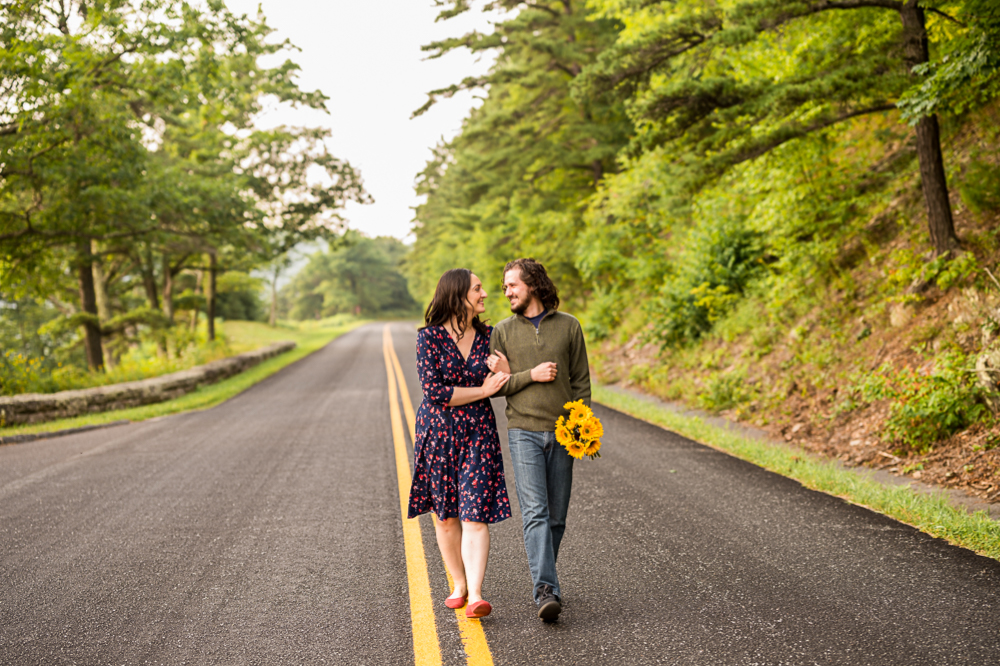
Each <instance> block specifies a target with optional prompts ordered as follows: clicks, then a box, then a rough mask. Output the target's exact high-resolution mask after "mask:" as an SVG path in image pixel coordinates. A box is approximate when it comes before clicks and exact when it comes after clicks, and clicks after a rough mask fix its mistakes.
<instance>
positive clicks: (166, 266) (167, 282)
mask: <svg viewBox="0 0 1000 666" xmlns="http://www.w3.org/2000/svg"><path fill="white" fill-rule="evenodd" d="M163 314H165V315H166V316H167V319H169V320H170V323H171V324H173V323H174V273H173V271H171V270H170V256H169V255H167V253H165V252H164V253H163Z"/></svg>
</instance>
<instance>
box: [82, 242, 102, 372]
mask: <svg viewBox="0 0 1000 666" xmlns="http://www.w3.org/2000/svg"><path fill="white" fill-rule="evenodd" d="M93 259H94V258H93V255H92V254H91V253H90V242H89V241H82V242H80V243H79V245H77V276H78V278H79V282H80V307H81V308H82V309H83V311H84V312H86V313H87V314H92V315H94V317H97V294H96V293H95V292H94V268H93V263H94V261H93ZM83 330H84V334H85V338H86V339H85V341H84V349H85V350H86V352H87V367H89V368H90V369H91V370H94V371H102V370H104V353H103V351H102V349H101V326H100V324H97V323H94V322H93V321H90V322H87V323H85V324H84V325H83Z"/></svg>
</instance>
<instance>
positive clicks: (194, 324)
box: [191, 268, 205, 333]
mask: <svg viewBox="0 0 1000 666" xmlns="http://www.w3.org/2000/svg"><path fill="white" fill-rule="evenodd" d="M204 280H205V271H203V270H201V269H200V268H199V269H198V270H196V271H195V283H194V293H195V294H201V293H202V286H201V285H202V283H203V282H204ZM197 330H198V308H195V309H194V310H191V332H192V333H194V332H195V331H197Z"/></svg>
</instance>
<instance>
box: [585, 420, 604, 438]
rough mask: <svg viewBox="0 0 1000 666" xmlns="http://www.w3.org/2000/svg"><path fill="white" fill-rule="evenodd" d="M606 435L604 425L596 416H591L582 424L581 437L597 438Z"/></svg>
mask: <svg viewBox="0 0 1000 666" xmlns="http://www.w3.org/2000/svg"><path fill="white" fill-rule="evenodd" d="M603 435H604V426H602V425H601V422H600V421H598V420H597V419H596V418H594V417H593V416H591V417H590V418H589V419H587V420H585V421H583V422H582V423H581V424H580V439H585V440H590V439H597V438H599V437H602V436H603Z"/></svg>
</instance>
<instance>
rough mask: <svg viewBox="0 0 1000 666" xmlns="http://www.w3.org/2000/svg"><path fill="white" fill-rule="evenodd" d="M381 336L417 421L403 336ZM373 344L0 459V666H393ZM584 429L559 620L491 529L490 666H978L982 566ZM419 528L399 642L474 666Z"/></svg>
mask: <svg viewBox="0 0 1000 666" xmlns="http://www.w3.org/2000/svg"><path fill="white" fill-rule="evenodd" d="M390 330H391V334H392V339H393V348H394V349H395V351H396V353H397V355H398V357H399V360H400V364H401V367H402V369H403V372H404V375H405V379H406V383H405V385H406V389H407V390H408V392H409V395H410V396H411V397H412V399H413V402H414V404H418V403H419V397H420V388H419V383H418V382H417V378H416V372H415V370H414V360H415V359H414V356H415V355H414V340H415V330H414V328H413V326H412V325H409V324H393V325H391V327H390ZM382 333H383V325H381V324H372V325H368V326H364V327H362V328H359V329H356V330H355V331H353V332H351V333H348V334H346V335H344V336H342V337H341V338H338V339H337V340H336V341H334V342H333V343H331V344H330V345H329V346H327V347H326V348H324V349H323V350H321V351H319V352H317V353H316V354H313V355H312V356H309V357H307V358H306V359H303V360H302V361H300V362H298V363H295V364H293V365H291V366H289V367H287V368H285V369H284V370H283V371H281V372H279V373H277V374H276V375H273V376H272V377H270V378H269V379H267V380H265V381H263V382H261V383H260V384H258V385H256V386H254V387H253V388H252V389H250V390H248V391H246V392H244V393H243V394H241V395H239V396H237V397H236V398H233V399H232V400H230V401H228V402H226V403H224V404H222V405H220V406H218V407H216V408H214V409H211V410H208V411H205V412H199V413H192V414H187V415H180V416H173V417H167V418H163V419H159V420H155V421H147V422H144V423H137V424H132V425H128V426H121V427H117V428H111V429H107V430H100V431H93V432H88V433H81V434H78V435H73V436H68V437H62V438H57V439H51V440H44V441H39V442H33V443H29V444H20V445H7V446H0V664H4V665H6V664H17V665H19V666H20V665H22V664H24V665H29V664H71V663H75V664H186V663H190V664H324V663H325V664H413V663H414V630H413V629H411V616H410V599H409V591H408V590H409V587H408V573H407V572H408V568H407V552H406V548H405V547H404V539H403V528H402V521H401V519H400V504H399V495H398V490H397V487H398V482H397V477H396V464H395V458H394V450H393V432H392V427H391V423H390V408H389V404H390V403H389V392H388V381H387V374H386V368H385V364H384V358H383V349H382ZM495 406H496V407H497V412H498V422H499V423H500V425H501V431H502V434H503V430H504V425H505V422H504V419H503V414H502V411H503V410H502V401H497V402H496V403H495ZM595 411H596V412H597V414H598V416H600V417H601V419H602V420H603V421H604V424H605V430H606V432H607V433H608V435H607V436H606V438H605V446H604V448H603V449H602V453H603V454H604V455H603V457H602V458H601V459H600V460H598V461H594V462H590V461H583V462H581V463H578V464H577V467H576V472H575V479H574V491H573V500H572V503H571V507H570V517H569V525H568V528H567V533H566V538H565V540H564V542H563V549H562V551H561V554H560V578H561V582H562V586H563V591H564V597H565V599H564V602H565V611H564V613H563V615H562V617H561V619H560V622H558V623H557V624H553V625H545V624H542V623H541V622H540V621H538V619H537V618H536V617H535V615H534V612H533V605H532V603H531V598H530V579H529V576H528V569H527V563H526V560H525V556H524V550H523V547H522V545H521V540H520V525H519V520H518V519H517V518H515V519H513V520H508V521H506V522H504V523H501V524H499V525H497V526H495V527H494V529H493V532H492V534H493V551H492V558H491V562H490V569H489V571H488V574H487V583H486V590H485V592H486V597H487V598H488V599H489V600H490V601H491V603H492V604H493V605H494V608H495V610H494V613H493V614H492V615H491V616H490V617H489V618H487V619H485V620H483V621H482V622H481V623H480V626H481V628H482V632H483V635H484V636H485V639H486V642H487V643H488V646H489V656H490V657H491V659H492V661H493V663H495V664H516V665H520V664H525V665H527V664H658V663H664V664H698V665H702V664H704V665H706V666H709V665H711V666H717V665H722V664H734V665H743V664H747V665H749V664H776V665H777V664H851V665H863V664H871V665H885V664H893V665H895V664H915V665H916V664H935V665H937V664H963V665H965V664H984V665H985V664H996V663H1000V564H998V563H997V562H995V561H993V560H989V559H986V558H982V557H979V556H976V555H975V554H973V553H971V552H969V551H966V550H962V549H959V548H955V547H952V546H949V545H948V544H946V543H944V542H942V541H940V540H936V539H932V538H931V537H928V536H926V535H924V534H922V533H920V532H918V531H916V530H914V529H912V528H910V527H907V526H905V525H902V524H900V523H897V522H894V521H892V520H889V519H887V518H884V517H882V516H879V515H876V514H874V513H872V512H870V511H867V510H865V509H862V508H859V507H855V506H852V505H849V504H847V503H845V502H843V501H841V500H839V499H836V498H832V497H829V496H826V495H823V494H820V493H816V492H812V491H809V490H806V489H804V488H803V487H801V486H800V485H798V484H797V483H795V482H793V481H790V480H787V479H784V478H782V477H780V476H777V475H775V474H772V473H769V472H766V471H763V470H761V469H759V468H757V467H754V466H753V465H750V464H748V463H745V462H742V461H739V460H736V459H734V458H731V457H729V456H727V455H725V454H722V453H719V452H717V451H714V450H712V449H709V448H706V447H704V446H701V445H699V444H697V443H695V442H692V441H690V440H686V439H684V438H682V437H679V436H677V435H674V434H672V433H669V432H666V431H664V430H662V429H659V428H656V427H654V426H650V425H648V424H645V423H642V422H639V421H636V420H635V419H632V418H630V417H627V416H624V415H622V414H619V413H617V412H614V411H612V410H609V409H603V408H600V407H597V408H596V409H595ZM502 439H504V441H505V440H506V438H505V437H502ZM504 453H505V455H508V454H507V451H506V448H505V450H504ZM507 459H509V458H507ZM513 483H514V480H513V478H512V474H511V472H510V466H509V465H508V485H509V490H510V495H511V498H512V500H515V493H514V486H513ZM515 515H517V509H516V502H515ZM420 526H421V531H422V537H423V546H424V553H425V555H424V558H425V560H426V567H427V572H428V576H429V581H430V590H431V594H432V596H433V601H434V603H435V604H436V607H435V622H434V626H432V627H423V626H421V627H417V628H416V630H415V631H416V632H418V633H421V632H431V633H433V634H434V636H435V637H436V640H437V641H438V643H439V645H440V655H441V662H442V663H444V664H449V665H456V666H457V665H460V664H467V663H472V660H470V658H469V657H468V655H467V653H466V648H465V646H464V644H463V640H462V638H463V634H462V632H461V629H462V626H461V621H460V620H458V619H456V616H455V614H454V613H452V612H451V611H449V610H447V609H445V608H444V607H443V604H441V603H440V601H441V600H443V598H444V597H445V596H446V595H447V581H446V579H445V574H444V570H443V567H442V565H441V559H440V556H439V555H438V554H437V550H436V546H435V544H434V540H433V533H432V532H433V530H432V526H431V524H430V522H429V521H428V520H426V519H423V520H421V521H420Z"/></svg>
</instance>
